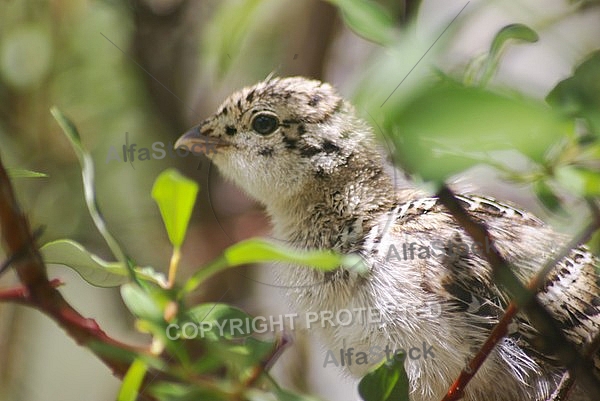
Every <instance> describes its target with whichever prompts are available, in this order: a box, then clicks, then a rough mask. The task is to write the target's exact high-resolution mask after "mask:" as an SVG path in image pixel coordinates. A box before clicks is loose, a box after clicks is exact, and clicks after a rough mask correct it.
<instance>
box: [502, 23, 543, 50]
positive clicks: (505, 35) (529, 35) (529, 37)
mask: <svg viewBox="0 0 600 401" xmlns="http://www.w3.org/2000/svg"><path fill="white" fill-rule="evenodd" d="M539 39H540V38H539V36H538V34H537V33H536V32H535V31H534V30H533V29H531V28H529V27H528V26H527V25H523V24H510V25H506V26H505V27H504V28H502V29H500V31H498V33H497V34H496V36H495V37H494V40H493V41H492V46H491V47H490V57H492V58H496V57H498V55H499V54H500V52H501V51H502V49H503V48H504V46H505V45H506V43H507V42H508V41H509V40H518V41H522V42H528V43H535V42H537V41H538V40H539Z"/></svg>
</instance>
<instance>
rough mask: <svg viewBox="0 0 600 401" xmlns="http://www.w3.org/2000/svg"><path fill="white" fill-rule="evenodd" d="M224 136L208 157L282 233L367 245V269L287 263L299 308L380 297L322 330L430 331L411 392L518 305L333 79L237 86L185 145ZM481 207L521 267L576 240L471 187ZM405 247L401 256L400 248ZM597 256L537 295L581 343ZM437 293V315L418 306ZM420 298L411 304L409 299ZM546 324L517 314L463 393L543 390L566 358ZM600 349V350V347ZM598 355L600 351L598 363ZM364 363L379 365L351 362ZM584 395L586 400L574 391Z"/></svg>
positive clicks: (373, 336) (428, 386) (303, 239)
mask: <svg viewBox="0 0 600 401" xmlns="http://www.w3.org/2000/svg"><path fill="white" fill-rule="evenodd" d="M259 115H265V116H271V117H274V118H275V119H276V120H277V125H276V127H275V129H274V130H273V132H269V133H268V134H259V133H257V132H256V130H255V129H253V124H255V119H256V118H257V116H259ZM207 137H208V138H209V139H210V140H212V141H214V142H215V143H218V144H219V145H218V152H216V153H214V154H211V155H210V157H211V159H212V160H213V161H214V163H215V164H216V165H217V166H218V168H219V170H220V171H221V172H222V174H223V175H224V176H226V177H227V178H229V179H231V180H232V181H233V182H235V183H236V184H237V185H239V186H240V187H242V188H243V189H244V190H246V192H248V194H250V195H251V196H253V197H254V198H255V199H257V200H258V201H260V202H261V203H263V204H264V205H265V207H266V211H267V213H268V214H269V215H270V217H271V219H272V223H273V228H274V233H275V235H276V236H277V237H278V238H281V239H282V240H284V241H286V242H288V243H289V244H291V245H293V246H296V247H299V248H303V249H314V248H318V249H335V250H337V251H339V252H346V253H350V252H356V253H359V254H361V255H362V256H363V257H364V259H365V260H366V261H367V263H368V265H369V266H370V272H369V274H368V275H367V276H366V277H358V276H355V275H353V274H350V273H348V272H347V271H342V270H339V271H337V272H335V273H333V274H332V273H330V274H323V273H320V272H317V271H314V270H311V269H307V268H301V267H287V268H285V269H280V270H279V275H280V280H281V283H282V284H285V285H286V287H291V289H289V290H288V291H287V292H288V296H289V298H290V300H291V301H292V303H293V305H294V306H295V307H296V308H298V309H299V310H300V311H302V312H305V313H306V312H319V311H322V310H330V311H337V310H341V309H353V308H369V307H373V308H377V309H378V310H379V311H380V312H381V314H382V317H383V320H382V323H381V324H379V325H368V324H362V325H361V324H353V325H351V326H346V327H342V326H337V327H333V328H329V329H327V330H323V332H322V333H321V334H322V336H323V337H324V339H325V341H326V343H327V344H328V346H329V349H338V348H341V347H342V344H344V343H345V344H351V346H353V347H355V348H356V349H357V350H360V349H361V348H364V349H365V350H366V349H368V348H369V347H371V346H373V345H378V346H381V347H385V346H386V345H391V346H392V347H394V348H406V347H410V346H412V345H414V344H421V343H422V342H423V341H425V342H426V343H427V344H430V345H432V346H433V347H434V350H435V358H429V359H426V360H425V359H423V360H419V361H407V362H406V364H405V366H406V370H407V373H408V376H409V380H410V384H411V399H412V400H413V401H434V400H439V399H441V398H442V396H443V395H444V394H445V392H446V391H447V389H448V387H449V385H450V384H451V383H452V381H453V380H454V379H455V378H456V377H457V376H458V374H459V372H460V370H461V369H462V368H463V367H464V366H465V363H466V361H467V360H468V358H469V357H471V356H472V355H473V354H474V352H476V351H477V349H478V347H479V346H480V345H481V344H482V343H483V341H484V340H485V339H486V337H487V334H488V333H489V330H491V328H492V327H493V325H494V324H495V323H496V322H497V321H498V318H499V316H501V315H502V312H503V310H504V308H505V306H506V305H507V303H508V297H507V295H506V294H505V293H504V292H503V291H501V290H500V289H499V288H497V287H496V286H495V285H494V284H493V281H492V279H491V269H490V267H489V265H488V264H487V262H486V261H485V260H484V258H483V257H482V256H481V254H480V253H478V252H467V253H459V254H457V252H451V250H452V249H453V248H452V247H455V246H461V244H462V246H468V247H469V249H473V241H472V240H471V238H470V237H469V236H468V235H467V234H466V233H465V232H464V231H463V230H462V229H461V228H460V227H459V226H458V225H457V223H456V222H455V221H454V220H453V219H452V217H451V216H450V214H449V213H448V212H447V211H446V210H445V209H444V207H443V206H442V205H441V204H440V203H439V202H438V200H437V199H435V198H427V197H424V196H423V195H422V194H421V193H420V192H419V191H417V190H411V189H404V190H402V191H401V190H399V189H397V188H396V187H395V185H394V180H393V177H392V176H391V175H390V174H389V169H387V168H386V163H385V161H384V159H383V158H382V156H381V155H380V153H379V152H378V151H377V148H376V143H375V140H374V135H373V133H372V130H371V128H370V127H369V126H368V125H367V124H366V123H365V122H363V121H362V120H361V119H359V118H358V117H357V116H356V115H355V113H354V110H353V108H352V106H351V105H350V104H349V103H348V102H347V101H345V100H344V99H343V98H342V97H340V96H339V95H338V94H337V93H336V91H335V90H334V89H333V88H332V87H331V86H330V85H328V84H326V83H321V82H319V81H314V80H308V79H305V78H300V77H295V78H275V79H270V80H268V81H265V82H261V83H259V84H257V85H255V86H253V87H249V88H244V89H242V90H240V91H239V92H236V93H234V94H233V95H231V96H230V97H229V98H228V99H227V100H226V101H225V102H224V103H223V105H222V106H221V107H220V108H219V111H218V112H217V113H216V114H215V115H214V116H212V117H210V118H208V119H207V120H205V121H203V122H202V123H201V124H200V125H198V126H197V127H195V129H193V130H192V131H190V133H188V134H186V135H184V136H183V137H182V138H181V139H180V140H179V141H178V144H177V146H181V145H189V144H192V143H194V141H198V140H199V138H204V139H205V138H207ZM459 200H460V201H461V202H463V204H464V206H465V208H466V209H467V210H468V211H469V212H470V214H471V216H472V217H473V218H475V219H476V220H478V221H481V222H483V223H485V224H486V225H487V227H488V229H489V232H490V234H491V236H492V238H493V240H494V244H495V245H496V247H497V248H498V249H499V251H500V252H501V253H502V255H503V256H504V257H505V258H506V259H507V260H508V261H509V262H510V263H512V264H513V265H514V266H515V268H516V272H517V274H518V276H519V277H520V278H522V279H523V280H527V279H528V278H530V277H531V276H532V275H533V274H535V272H536V271H537V270H538V269H539V268H540V267H541V266H542V264H543V263H544V262H545V261H546V260H547V259H548V258H549V257H550V256H551V255H552V254H553V253H555V252H557V251H558V250H559V249H560V247H561V245H562V244H564V243H565V242H566V238H565V237H564V236H562V235H560V234H558V233H556V232H554V231H553V230H552V229H551V228H549V227H548V226H546V225H544V223H543V222H541V221H540V220H539V219H537V218H535V217H534V216H532V215H531V214H529V213H526V212H523V211H520V210H518V209H517V208H515V207H513V206H510V205H508V204H503V203H500V202H498V201H496V200H493V199H489V198H485V197H480V196H474V195H462V196H460V197H459ZM410 243H415V244H424V245H429V246H431V244H435V243H438V244H442V245H443V246H441V247H439V250H440V253H438V254H436V255H437V256H431V255H430V257H428V258H419V257H414V258H412V259H409V260H404V259H403V258H402V257H390V256H397V255H398V254H391V253H390V250H391V249H392V247H391V246H392V245H394V247H395V249H396V250H398V249H400V247H402V244H410ZM398 256H399V255H398ZM596 266H598V261H597V260H596V259H595V258H594V257H593V256H592V255H591V254H590V253H589V252H588V251H587V249H585V248H584V247H580V248H577V249H575V250H573V251H572V252H571V254H570V255H569V256H568V257H566V258H564V259H563V260H562V261H561V263H560V264H559V266H557V267H556V269H554V270H553V271H552V272H551V274H550V275H549V276H548V278H547V280H546V282H545V284H544V286H543V288H542V289H541V291H540V293H539V294H538V298H539V300H540V301H541V302H542V303H543V304H544V305H545V306H546V307H547V308H548V309H549V310H550V311H551V313H552V314H553V315H554V316H555V318H556V319H557V320H558V322H559V323H560V325H561V326H562V328H563V329H564V331H565V333H566V335H567V336H568V338H569V339H571V340H572V341H573V342H574V343H575V344H577V345H579V346H583V345H585V344H586V343H588V342H589V341H590V340H591V339H592V338H593V337H594V336H595V335H597V333H598V332H599V331H600V296H599V294H600V288H599V285H600V281H599V279H598V275H597V273H596ZM426 303H436V304H438V305H440V306H441V312H442V313H441V314H440V315H439V316H423V315H422V314H418V313H414V312H407V311H411V310H418V309H419V307H421V306H422V305H424V304H426ZM407 306H412V307H414V308H410V307H409V308H407ZM539 342H540V341H539V338H538V336H537V333H536V332H535V330H534V329H533V328H532V327H531V325H530V324H529V323H528V321H527V319H526V317H525V316H522V315H519V316H518V318H517V319H516V320H515V322H514V324H513V325H512V326H511V332H510V334H509V336H508V337H507V338H505V339H504V340H503V341H502V342H501V343H500V344H499V346H498V347H497V348H496V349H495V350H494V352H493V353H492V354H491V355H490V357H489V358H488V359H487V360H486V362H485V364H484V365H483V367H482V368H481V370H480V371H479V372H478V374H477V375H476V376H475V378H474V379H473V381H472V382H471V383H470V384H469V386H468V387H467V389H466V392H465V398H464V399H465V400H466V401H476V400H477V401H482V400H486V401H517V400H518V401H527V400H530V401H538V400H546V399H547V398H548V396H549V395H550V394H551V393H552V391H553V390H554V389H555V387H556V383H557V381H558V380H559V377H560V375H561V374H562V372H563V369H562V368H561V367H560V366H557V365H556V362H555V361H554V359H553V358H552V355H551V352H548V351H551V349H549V350H536V349H534V347H533V346H532V344H537V343H539ZM599 360H600V359H599ZM597 366H599V367H600V363H597ZM347 368H348V370H349V372H350V373H352V374H353V375H357V376H358V375H363V374H364V373H366V369H367V368H368V366H365V365H356V364H355V365H352V366H349V367H347ZM572 399H573V400H585V399H586V398H585V397H584V396H583V395H582V394H575V395H574V397H573V398H572Z"/></svg>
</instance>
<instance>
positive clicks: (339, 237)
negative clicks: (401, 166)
mask: <svg viewBox="0 0 600 401" xmlns="http://www.w3.org/2000/svg"><path fill="white" fill-rule="evenodd" d="M354 167H355V168H353V169H348V168H346V169H344V170H342V171H340V172H337V173H334V174H332V175H330V176H326V177H320V178H318V179H315V180H314V182H311V184H310V188H306V189H305V190H303V191H301V192H300V194H299V195H297V196H294V197H290V198H278V199H277V200H276V201H273V202H270V203H269V204H267V212H268V213H269V215H270V216H271V218H272V221H273V225H274V234H275V236H276V237H277V238H279V239H282V240H284V241H288V242H290V243H292V245H295V246H299V247H302V248H318V249H335V250H338V251H342V252H346V251H349V250H350V249H351V248H353V247H354V246H353V244H356V243H357V242H358V241H360V239H361V238H362V237H363V235H365V233H366V232H367V231H368V230H369V229H370V228H371V227H372V226H373V224H375V223H374V222H375V221H377V220H378V219H379V217H380V216H381V215H383V214H385V213H387V212H388V211H389V210H390V209H391V208H392V207H393V206H394V204H395V203H396V202H397V199H396V191H395V189H394V185H393V180H392V177H391V176H390V175H389V174H388V173H387V172H386V171H385V170H384V168H383V167H380V165H379V164H373V163H369V164H363V165H355V166H354Z"/></svg>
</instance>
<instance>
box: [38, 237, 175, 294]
mask: <svg viewBox="0 0 600 401" xmlns="http://www.w3.org/2000/svg"><path fill="white" fill-rule="evenodd" d="M40 251H41V253H42V256H43V257H44V261H45V262H46V264H53V265H63V266H67V267H70V268H71V269H73V270H75V271H76V272H77V273H79V275H80V276H81V277H82V278H83V279H84V280H85V281H87V282H88V283H90V284H91V285H93V286H96V287H116V286H119V285H122V284H125V283H126V282H128V281H129V273H128V270H127V268H126V267H125V266H124V265H123V264H122V263H118V262H107V261H105V260H103V259H102V258H100V257H99V256H97V255H95V254H93V253H91V252H89V251H88V250H87V249H85V248H84V247H83V245H81V244H79V243H77V242H75V241H71V240H66V239H63V240H56V241H52V242H48V243H47V244H44V246H42V247H41V249H40ZM135 272H136V275H137V276H138V277H139V278H140V279H142V280H145V281H149V282H153V283H156V284H158V285H160V286H165V285H166V279H165V277H164V275H163V274H162V273H158V272H156V271H154V269H152V268H151V267H136V268H135Z"/></svg>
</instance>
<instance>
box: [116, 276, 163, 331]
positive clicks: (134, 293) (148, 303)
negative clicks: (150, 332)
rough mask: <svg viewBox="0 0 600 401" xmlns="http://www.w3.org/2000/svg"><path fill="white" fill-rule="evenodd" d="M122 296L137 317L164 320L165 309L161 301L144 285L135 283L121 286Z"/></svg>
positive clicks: (156, 320)
mask: <svg viewBox="0 0 600 401" xmlns="http://www.w3.org/2000/svg"><path fill="white" fill-rule="evenodd" d="M121 297H122V298H123V302H125V305H126V306H127V308H128V309H129V310H130V311H131V313H133V314H134V315H135V316H136V317H138V318H140V319H144V320H148V321H150V322H157V323H162V322H164V319H163V311H162V309H161V307H160V305H159V303H158V302H157V300H155V299H154V298H153V297H152V296H151V295H150V294H149V293H148V292H146V291H145V290H144V289H143V288H142V287H140V286H138V285H134V284H133V283H127V284H124V285H123V286H122V287H121Z"/></svg>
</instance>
